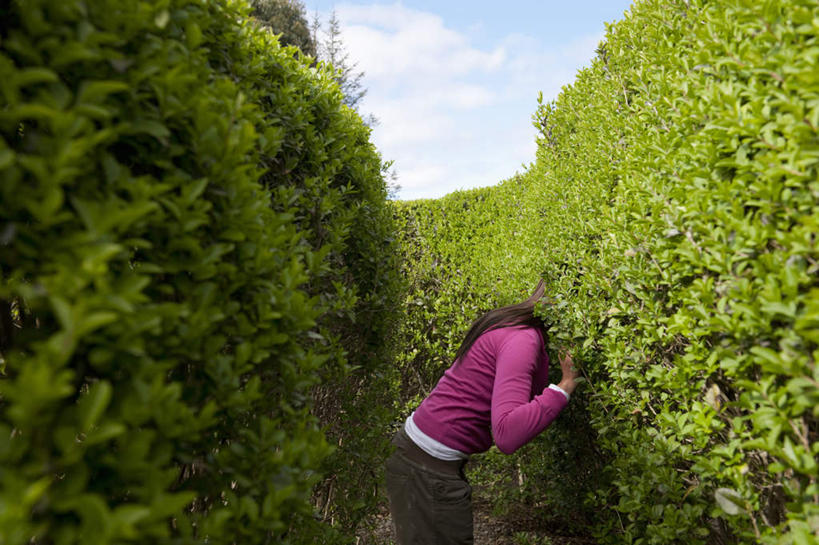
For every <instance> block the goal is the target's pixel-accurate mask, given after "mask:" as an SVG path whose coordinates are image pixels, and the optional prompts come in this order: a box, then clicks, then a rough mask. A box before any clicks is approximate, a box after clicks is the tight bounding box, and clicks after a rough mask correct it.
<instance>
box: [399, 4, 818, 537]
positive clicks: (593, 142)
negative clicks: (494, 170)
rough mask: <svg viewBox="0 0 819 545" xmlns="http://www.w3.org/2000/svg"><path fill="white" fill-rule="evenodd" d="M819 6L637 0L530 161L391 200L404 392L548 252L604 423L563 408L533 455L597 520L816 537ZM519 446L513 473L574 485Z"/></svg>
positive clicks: (422, 385)
mask: <svg viewBox="0 0 819 545" xmlns="http://www.w3.org/2000/svg"><path fill="white" fill-rule="evenodd" d="M817 21H819V7H817V5H816V3H815V2H810V1H807V0H789V1H787V2H761V3H760V2H744V1H740V2H735V1H728V0H724V1H709V2H705V1H697V0H692V1H686V2H673V1H667V0H665V1H661V0H646V1H642V2H638V3H636V4H635V5H634V6H633V8H632V9H631V12H630V13H629V14H628V16H627V17H626V18H625V19H624V20H623V21H620V22H618V23H616V24H615V25H612V26H611V27H610V28H609V29H608V32H607V34H606V38H605V41H604V42H603V43H602V44H601V46H600V48H599V50H598V57H597V59H596V60H595V61H594V62H593V63H592V66H591V67H589V68H587V69H584V70H582V71H581V72H579V73H578V75H577V78H576V81H575V82H574V83H573V84H572V85H570V86H567V87H566V88H564V90H563V92H562V93H561V95H560V96H559V98H558V99H557V100H555V101H554V102H550V103H542V104H541V105H540V107H539V108H538V110H537V112H536V114H535V116H534V121H535V123H536V126H537V127H538V128H539V130H540V138H539V141H538V155H537V161H536V163H535V164H534V165H532V167H531V168H530V169H529V170H528V172H526V173H525V174H524V175H523V176H522V178H521V179H520V181H519V182H518V181H507V182H505V183H504V184H501V186H499V187H497V188H490V189H486V190H478V191H475V192H467V193H460V194H455V195H452V196H448V197H445V198H444V199H441V200H440V201H420V202H417V203H408V204H405V205H401V206H400V207H399V209H400V210H402V211H403V212H404V213H405V214H406V219H404V220H403V222H404V224H405V225H406V227H405V230H406V233H407V234H406V235H405V253H406V255H407V256H409V257H408V258H407V259H408V260H410V261H411V262H412V263H417V264H418V265H416V266H413V267H412V268H411V269H409V268H408V272H407V275H408V277H409V278H410V280H411V281H412V289H413V294H412V295H411V296H410V299H409V300H408V305H407V306H408V308H409V309H410V310H408V316H409V320H410V322H409V324H410V325H409V329H408V331H407V333H406V338H407V342H408V343H410V344H409V345H408V346H410V349H409V350H408V355H407V359H405V360H404V361H405V362H406V363H405V367H404V368H403V369H404V383H403V384H404V387H405V389H406V391H407V392H408V395H407V396H406V398H407V399H408V401H409V402H410V403H414V401H417V399H415V400H413V399H412V398H413V397H414V396H416V395H417V394H423V393H424V392H426V391H428V389H429V388H431V387H432V386H433V385H434V380H435V379H436V378H437V376H439V375H440V373H441V372H442V370H443V368H444V367H445V366H446V365H448V364H449V363H450V361H449V359H450V358H451V355H452V353H453V352H454V350H455V348H456V347H457V343H458V342H459V340H460V337H461V335H462V334H463V331H464V330H465V327H466V321H467V320H470V319H471V318H473V317H474V316H475V315H476V314H477V313H479V312H480V311H482V310H485V309H487V308H490V307H492V306H497V305H499V304H505V303H508V302H511V301H513V300H517V299H520V298H521V297H522V296H523V292H522V290H523V289H524V287H525V286H529V285H532V284H533V283H534V280H535V279H536V276H537V274H538V273H540V274H542V276H543V277H544V278H545V279H546V281H547V282H548V286H549V287H548V292H549V293H550V295H551V298H552V301H551V304H549V305H545V306H543V307H542V309H541V313H542V316H543V317H544V318H545V319H546V320H547V321H548V322H549V324H550V325H551V339H552V343H553V344H556V345H559V344H564V345H568V346H571V347H572V348H573V350H574V353H575V358H576V360H578V361H580V362H582V363H583V366H584V370H585V373H586V377H587V379H588V385H587V388H586V390H585V393H582V391H581V392H578V393H576V394H575V398H574V399H573V401H572V404H575V403H577V401H579V398H583V397H585V399H583V401H582V403H586V404H587V409H588V417H589V419H590V424H591V426H592V428H593V434H592V436H591V437H590V439H593V440H594V444H593V445H591V446H590V447H588V449H587V447H585V446H583V445H584V443H583V441H582V439H581V438H579V437H575V436H579V435H583V434H585V433H586V432H585V431H584V430H582V428H573V427H572V426H570V427H569V428H568V429H567V430H566V433H565V434H564V433H563V432H562V431H561V430H560V428H559V427H558V428H556V429H553V430H550V431H549V432H547V433H546V434H544V436H543V438H542V439H541V440H542V441H543V443H542V444H541V445H537V446H536V448H534V449H533V450H534V451H535V452H533V458H534V459H537V458H538V457H540V466H539V467H542V468H548V467H549V464H556V465H557V466H560V465H561V464H566V465H567V466H569V467H568V469H567V470H568V471H570V473H569V475H572V476H573V477H572V479H573V482H575V483H577V484H579V485H583V486H588V488H586V492H587V495H588V497H587V503H586V507H585V509H584V513H585V514H584V516H583V518H584V519H585V520H588V521H590V522H591V523H592V524H593V525H594V526H593V528H594V532H595V534H596V535H597V537H598V539H599V540H600V542H602V543H656V544H665V543H677V542H685V543H706V542H708V541H710V542H724V543H732V542H743V543H751V542H754V543H756V542H759V543H772V544H773V543H782V544H785V543H787V544H790V543H795V544H807V543H815V537H816V535H817V533H818V532H819V482H817V479H819V467H817V463H816V459H817V455H819V441H818V440H817V435H818V434H819V423H818V421H819V368H817V365H816V359H817V355H819V347H818V346H817V344H818V343H819V337H818V336H817V326H818V325H819V321H817V314H816V313H817V305H816V300H817V295H819V282H818V281H817V279H818V278H819V275H817V272H818V271H819V265H817V262H819V254H818V252H817V246H816V236H817V233H818V232H819V225H817V217H819V206H818V204H819V186H817V179H819V138H817V130H819V117H817V115H819V113H817V112H819V110H817V105H818V104H819V72H817V71H816V52H817V51H819V42H817V36H818V35H819V27H817ZM517 183H519V184H521V185H523V186H525V187H526V188H528V189H527V190H514V189H512V188H513V187H514V184H517ZM516 191H517V193H516ZM516 194H517V195H520V197H519V198H517V199H514V198H510V197H512V196H513V195H516ZM484 206H485V207H486V208H485V209H484V208H483V207H484ZM498 224H500V225H498ZM504 258H505V259H504ZM524 279H525V280H524ZM472 294H474V295H472ZM413 305H415V307H417V308H415V307H413ZM570 418H571V417H570ZM561 425H562V422H561ZM575 441H577V443H575ZM583 449H587V450H583ZM589 452H599V453H600V454H599V455H598V456H597V459H598V461H599V463H600V464H601V465H602V467H598V468H595V466H594V465H592V464H590V465H588V466H586V469H587V470H589V471H591V472H592V473H591V479H586V480H582V479H583V476H584V475H588V473H587V472H586V469H583V466H582V462H584V461H586V462H587V460H586V459H585V456H587V455H588V453H589ZM487 458H488V459H489V460H492V455H491V454H490V456H489V457H487ZM512 462H513V463H515V461H512ZM567 462H568V463H567ZM575 462H579V463H580V465H579V466H578V465H577V463H575ZM516 463H517V464H523V465H521V466H520V468H521V469H520V470H519V473H520V475H522V476H523V477H524V479H523V483H524V484H523V485H520V486H518V487H517V489H518V493H522V494H524V495H527V494H530V496H529V497H532V498H548V499H549V501H550V502H551V503H552V504H553V505H557V506H560V503H558V502H559V501H560V498H561V497H563V498H566V497H571V495H569V496H564V493H565V491H563V490H562V488H561V487H562V484H561V482H560V481H559V480H555V479H545V478H544V479H542V480H538V481H536V482H534V483H532V482H531V479H530V478H529V476H530V475H532V474H538V473H537V467H538V466H537V465H534V466H532V467H531V468H529V469H528V470H527V469H526V465H525V462H522V461H517V462H516ZM535 464H537V462H535ZM509 465H512V464H509ZM533 469H534V471H533ZM572 471H574V472H575V473H572ZM480 478H482V479H484V480H485V481H486V482H493V481H491V479H492V478H493V477H492V473H491V472H490V473H489V474H488V477H480ZM527 478H529V480H528V481H527V480H526V479H527ZM527 482H529V483H531V488H530V489H529V491H527V487H529V486H530V485H529V484H526V483H527ZM555 489H557V490H558V491H559V494H554V493H553V490H555ZM575 505H577V504H575ZM564 507H565V506H564ZM567 513H568V512H567V511H564V514H567Z"/></svg>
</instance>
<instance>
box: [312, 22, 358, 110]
mask: <svg viewBox="0 0 819 545" xmlns="http://www.w3.org/2000/svg"><path fill="white" fill-rule="evenodd" d="M317 25H318V19H317V17H316V18H314V19H313V32H314V35H316V34H318V28H320V26H317ZM324 35H325V36H324V40H323V41H322V42H320V43H319V42H316V43H318V44H319V47H318V49H319V58H320V59H321V60H322V61H324V62H326V63H328V64H331V65H332V66H333V68H335V70H336V81H337V82H338V86H339V87H340V88H341V92H342V93H344V103H345V104H346V105H347V106H349V107H350V108H353V109H354V110H358V103H359V102H361V99H362V98H364V95H366V94H367V89H365V88H364V85H363V84H362V80H363V79H364V72H362V71H358V70H356V69H357V68H358V63H357V62H352V61H351V60H350V54H349V53H348V52H347V50H346V49H345V47H344V42H343V41H342V39H341V21H339V19H338V16H337V15H336V11H335V10H333V11H332V12H331V13H330V19H329V20H328V21H327V30H326V31H325V32H324ZM314 39H315V38H314Z"/></svg>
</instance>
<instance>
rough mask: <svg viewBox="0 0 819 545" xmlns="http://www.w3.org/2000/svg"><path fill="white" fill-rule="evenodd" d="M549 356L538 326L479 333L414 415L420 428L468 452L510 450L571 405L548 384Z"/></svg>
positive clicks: (524, 442)
mask: <svg viewBox="0 0 819 545" xmlns="http://www.w3.org/2000/svg"><path fill="white" fill-rule="evenodd" d="M548 369H549V356H548V355H547V354H546V349H545V346H544V344H543V338H542V337H541V335H540V332H538V330H536V329H533V328H530V327H526V326H516V327H504V328H500V329H494V330H492V331H488V332H486V333H484V334H483V335H481V336H480V337H478V339H477V340H476V341H475V343H474V344H473V345H472V348H470V350H469V352H467V353H466V355H464V357H463V358H462V359H461V360H460V361H459V362H458V363H456V364H455V365H453V366H452V367H450V368H449V369H447V371H446V372H445V373H444V376H443V377H441V380H439V381H438V384H437V385H436V386H435V388H434V389H433V390H432V393H430V394H429V397H427V398H426V399H425V400H424V401H423V402H422V403H421V405H420V406H419V407H418V409H417V410H416V411H415V414H414V415H413V421H414V422H415V425H416V426H418V428H419V429H420V430H421V431H422V432H424V433H425V434H427V435H428V436H430V437H432V438H433V439H436V440H438V441H440V442H441V443H443V444H444V445H446V446H448V447H450V448H453V449H456V450H460V451H461V452H464V453H466V454H474V453H476V452H483V451H485V450H487V449H488V448H489V447H490V446H492V438H493V437H494V439H495V444H496V445H497V446H498V448H499V449H500V450H501V452H504V453H506V454H511V453H512V452H514V451H516V450H517V449H519V448H520V447H521V446H523V445H524V444H526V443H528V442H529V441H531V440H532V438H534V437H535V436H536V435H537V434H538V433H540V432H541V431H543V430H544V429H545V428H546V427H547V426H548V425H549V424H551V423H552V421H553V420H554V419H555V418H556V417H557V415H558V414H560V411H562V410H563V408H564V407H565V406H566V405H567V403H568V401H567V400H566V396H564V395H563V394H562V393H560V392H559V391H557V390H552V389H549V388H547V387H546V386H547V384H548V379H547V372H548Z"/></svg>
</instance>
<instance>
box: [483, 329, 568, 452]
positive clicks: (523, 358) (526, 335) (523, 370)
mask: <svg viewBox="0 0 819 545" xmlns="http://www.w3.org/2000/svg"><path fill="white" fill-rule="evenodd" d="M542 353H543V341H542V340H541V338H540V335H539V334H538V332H537V331H535V330H533V329H517V330H512V329H510V330H509V334H508V336H507V337H506V338H505V339H504V340H503V341H502V343H501V346H500V347H499V349H498V352H497V355H496V360H495V382H494V386H493V389H492V435H493V438H494V440H495V444H496V445H497V446H498V449H500V451H501V452H503V453H505V454H512V453H513V452H515V451H516V450H517V449H519V448H520V447H521V446H523V445H525V444H526V443H528V442H529V441H531V440H532V439H533V438H534V437H535V436H536V435H537V434H539V433H540V432H542V431H543V430H544V429H546V427H547V426H548V425H549V424H551V423H552V421H553V420H554V419H555V418H556V417H557V415H558V414H560V411H562V410H563V408H564V407H566V405H567V404H568V400H567V399H566V396H564V395H563V394H562V393H561V392H559V391H557V390H553V389H550V388H546V389H545V390H543V393H541V394H538V395H536V396H535V397H534V399H530V396H531V393H532V380H533V377H534V375H535V371H536V369H537V366H538V365H540V357H541V354H542ZM561 367H562V361H561ZM561 384H562V382H561ZM566 386H568V387H569V388H570V389H571V390H574V381H573V380H572V384H571V385H569V384H566ZM562 387H563V386H562V385H561V388H562ZM566 391H567V392H569V391H570V390H568V389H567V390H566Z"/></svg>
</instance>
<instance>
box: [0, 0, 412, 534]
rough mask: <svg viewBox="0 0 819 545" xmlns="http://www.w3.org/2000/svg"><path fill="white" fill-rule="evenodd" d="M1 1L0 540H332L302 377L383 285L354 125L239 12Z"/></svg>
mask: <svg viewBox="0 0 819 545" xmlns="http://www.w3.org/2000/svg"><path fill="white" fill-rule="evenodd" d="M2 10H3V17H2V20H0V97H2V99H0V100H2V107H1V108H0V173H1V174H0V176H2V184H0V255H2V259H0V303H2V306H0V318H2V322H1V325H2V329H0V333H1V334H2V337H0V358H1V359H2V361H0V365H2V379H0V483H1V484H0V535H2V536H3V538H2V541H3V542H4V543H60V544H63V543H64V544H68V543H113V542H123V541H138V542H144V541H146V540H147V541H151V542H154V543H170V542H174V543H181V542H184V543H194V542H195V543H201V542H210V543H240V542H241V543H263V542H264V543H268V542H276V543H295V542H315V540H317V539H319V537H318V536H325V537H323V538H321V539H323V540H325V541H326V540H329V539H330V537H328V536H327V529H326V528H325V527H323V526H321V525H318V524H316V523H315V519H314V517H313V516H312V511H313V509H312V507H311V502H310V495H311V493H312V490H313V486H314V485H315V484H316V483H317V482H318V481H319V479H320V473H319V469H320V468H321V467H322V466H321V464H322V463H324V464H329V465H325V466H324V469H329V470H333V471H336V469H338V472H339V473H342V474H343V473H344V472H350V471H352V469H351V468H350V467H348V466H349V464H346V465H344V464H342V461H339V456H341V455H342V454H343V451H340V452H338V453H336V454H335V455H334V456H335V457H336V458H330V459H328V458H327V456H328V454H329V453H330V452H331V450H332V449H331V447H330V446H329V445H328V443H327V441H326V440H325V437H324V434H323V433H322V432H321V431H320V429H319V427H318V422H317V420H316V417H315V416H313V415H312V414H311V409H312V407H313V402H312V396H313V395H314V394H313V392H314V386H315V385H316V384H317V383H318V382H319V381H320V380H331V379H336V380H337V379H338V378H339V377H343V376H345V375H346V374H347V373H348V372H350V364H356V365H359V364H360V365H361V366H362V369H364V370H366V372H374V371H376V370H378V369H380V368H381V367H383V366H385V365H386V364H387V362H388V359H389V349H388V347H389V346H390V345H389V343H387V342H386V336H387V335H388V334H389V331H390V330H391V328H392V323H393V321H394V320H395V310H394V308H393V306H394V301H395V298H396V297H397V294H398V290H399V287H400V286H399V283H398V279H397V275H396V268H397V267H396V265H395V259H396V257H395V251H394V250H393V243H392V236H393V234H392V233H393V224H392V220H391V216H390V212H389V210H388V208H387V206H386V201H385V199H386V189H385V184H384V181H383V176H382V174H381V168H382V165H381V161H380V158H379V156H378V154H377V153H376V152H375V150H374V148H373V146H372V145H371V144H370V143H369V140H368V135H369V130H368V129H367V128H366V127H365V126H364V125H363V123H362V122H361V120H360V119H359V118H358V117H357V116H356V114H354V112H352V111H351V110H349V108H347V107H345V106H343V105H342V95H341V93H340V92H339V90H338V88H337V86H336V85H335V84H334V83H333V81H332V76H331V74H329V73H328V72H326V71H324V70H323V69H315V68H310V67H309V64H308V60H307V59H302V58H301V57H300V56H298V55H296V50H295V49H292V48H280V47H279V46H278V44H277V43H276V41H275V39H273V38H272V37H271V36H270V35H268V34H267V33H265V32H263V31H258V30H254V29H253V27H252V25H250V24H249V23H247V13H248V8H247V7H246V6H245V5H244V4H243V3H239V2H233V1H228V0H225V1H219V2H209V1H208V2H206V1H199V0H165V1H157V2H147V1H136V0H131V1H126V2H122V1H116V2H114V1H111V0H91V1H86V2H79V1H64V0H59V1H58V0H25V1H22V0H18V1H15V2H11V3H9V4H6V7H4V8H2ZM361 322H366V323H367V324H368V325H369V326H370V327H369V328H367V329H366V330H364V328H361V327H359V323H361ZM338 396H339V397H338V398H339V400H340V401H338V402H339V403H342V402H343V403H345V404H348V405H352V406H356V407H359V409H361V410H362V411H363V414H364V417H368V415H370V414H371V412H370V411H369V408H368V407H367V405H366V403H362V400H361V399H360V397H361V396H358V397H356V396H357V393H356V392H351V393H350V392H348V393H346V395H345V394H342V393H339V394H338ZM372 414H374V415H375V417H377V418H381V416H379V415H378V414H377V413H375V412H373V413H372ZM333 441H334V442H335V441H336V440H335V439H333ZM373 455H375V454H373ZM328 460H329V461H328ZM333 460H335V461H333ZM334 464H335V465H334ZM336 466H339V467H338V468H336ZM345 493H346V494H347V496H349V497H352V498H355V497H357V496H359V495H362V494H364V493H365V491H362V490H356V489H352V490H347V491H346V492H345ZM341 509H342V510H343V509H344V508H341ZM342 530H344V531H347V530H350V529H349V528H342Z"/></svg>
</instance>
